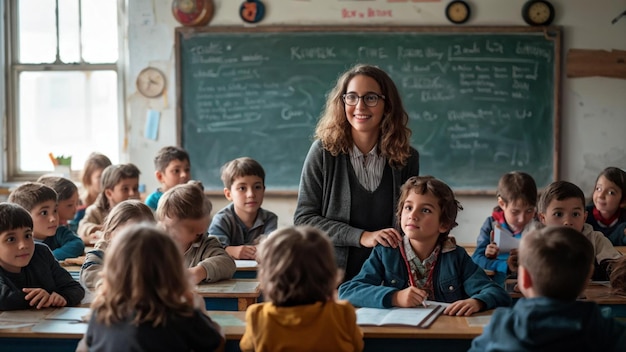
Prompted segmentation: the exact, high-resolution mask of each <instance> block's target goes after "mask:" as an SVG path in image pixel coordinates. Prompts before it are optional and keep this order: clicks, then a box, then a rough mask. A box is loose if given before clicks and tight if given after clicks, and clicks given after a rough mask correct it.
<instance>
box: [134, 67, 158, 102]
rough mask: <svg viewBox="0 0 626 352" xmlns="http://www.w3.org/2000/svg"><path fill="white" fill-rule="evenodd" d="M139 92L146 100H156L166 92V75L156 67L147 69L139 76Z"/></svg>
mask: <svg viewBox="0 0 626 352" xmlns="http://www.w3.org/2000/svg"><path fill="white" fill-rule="evenodd" d="M136 83H137V90H138V91H139V93H141V95H143V96H144V97H146V98H156V97H158V96H159V95H161V94H163V92H164V91H165V74H163V72H161V71H160V70H159V69H156V68H154V67H146V68H144V69H143V70H141V72H139V74H138V75H137V82H136Z"/></svg>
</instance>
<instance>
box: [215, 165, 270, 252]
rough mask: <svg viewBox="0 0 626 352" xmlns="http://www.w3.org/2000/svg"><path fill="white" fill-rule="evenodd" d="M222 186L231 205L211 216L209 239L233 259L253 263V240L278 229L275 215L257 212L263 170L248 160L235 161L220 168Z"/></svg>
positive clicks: (254, 249)
mask: <svg viewBox="0 0 626 352" xmlns="http://www.w3.org/2000/svg"><path fill="white" fill-rule="evenodd" d="M222 182H224V196H226V199H228V200H229V201H231V203H230V204H229V205H227V206H226V207H224V208H222V210H220V211H219V212H218V213H217V214H215V216H214V217H213V221H212V222H211V226H210V227H209V235H213V236H216V237H217V238H218V239H219V240H220V242H221V243H222V246H224V249H225V250H226V252H227V253H228V254H229V255H230V256H231V257H233V258H234V259H255V258H256V246H255V245H254V244H255V240H256V239H257V238H258V237H259V236H261V235H263V234H269V233H270V232H272V231H274V230H276V227H277V226H278V217H277V216H276V214H274V213H272V212H271V211H268V210H265V209H262V208H261V204H263V197H264V195H265V170H263V167H262V166H261V164H259V163H258V162H257V161H256V160H254V159H252V158H247V157H245V158H238V159H235V160H232V161H230V162H228V163H226V164H225V165H224V166H222Z"/></svg>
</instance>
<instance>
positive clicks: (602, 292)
mask: <svg viewBox="0 0 626 352" xmlns="http://www.w3.org/2000/svg"><path fill="white" fill-rule="evenodd" d="M514 284H515V280H507V281H506V284H505V286H506V289H507V291H508V292H509V294H510V295H511V298H513V303H515V301H516V300H517V299H519V298H522V297H524V296H523V295H522V294H521V293H520V292H512V287H513V285H514ZM579 299H580V300H584V301H593V302H596V303H598V305H600V307H607V308H610V309H611V316H612V317H614V318H626V296H624V295H619V294H616V293H614V292H613V290H612V289H611V287H609V284H608V283H593V282H592V283H589V285H587V288H585V290H584V291H583V293H582V294H581V295H580V298H579Z"/></svg>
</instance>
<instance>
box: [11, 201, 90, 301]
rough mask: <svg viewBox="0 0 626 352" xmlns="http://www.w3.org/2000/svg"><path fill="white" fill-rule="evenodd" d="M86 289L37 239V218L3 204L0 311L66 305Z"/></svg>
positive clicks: (82, 294) (14, 205)
mask: <svg viewBox="0 0 626 352" xmlns="http://www.w3.org/2000/svg"><path fill="white" fill-rule="evenodd" d="M84 295H85V290H83V288H82V287H81V286H80V284H79V283H78V282H76V281H75V280H74V279H72V276H71V275H70V273H68V272H67V271H66V270H65V269H63V268H62V267H61V266H60V265H59V263H58V262H57V261H56V259H55V258H54V256H53V255H52V253H51V252H50V249H49V248H48V247H47V246H46V245H44V244H41V243H35V242H34V240H33V219H32V218H31V216H30V214H29V213H28V212H27V211H26V209H24V208H22V207H21V206H19V205H17V204H11V203H0V310H15V309H28V308H37V309H41V308H45V307H65V306H75V305H77V304H79V303H80V301H81V300H82V299H83V296H84Z"/></svg>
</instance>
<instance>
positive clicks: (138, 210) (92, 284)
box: [79, 199, 156, 291]
mask: <svg viewBox="0 0 626 352" xmlns="http://www.w3.org/2000/svg"><path fill="white" fill-rule="evenodd" d="M140 222H145V223H150V224H154V223H156V220H155V219H154V213H152V209H150V208H149V207H148V206H147V205H146V204H143V203H142V202H141V201H140V200H139V199H128V200H125V201H123V202H121V203H119V204H117V205H116V206H114V207H113V209H111V212H110V213H109V214H108V215H107V216H106V218H104V224H102V231H101V232H102V234H101V236H100V237H101V238H100V239H99V240H98V242H96V245H95V246H94V249H93V250H91V251H89V252H87V255H86V257H85V262H84V263H83V265H82V267H81V268H80V275H79V281H80V283H81V284H82V285H83V286H84V287H85V288H87V289H88V290H89V291H93V290H94V289H95V288H96V284H97V283H98V281H99V280H100V272H101V271H102V266H103V264H104V252H105V251H106V249H107V247H108V246H109V243H110V242H111V240H113V238H114V237H115V235H116V234H117V233H119V232H120V231H122V230H123V229H124V228H125V227H126V226H127V225H130V224H134V223H140Z"/></svg>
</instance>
